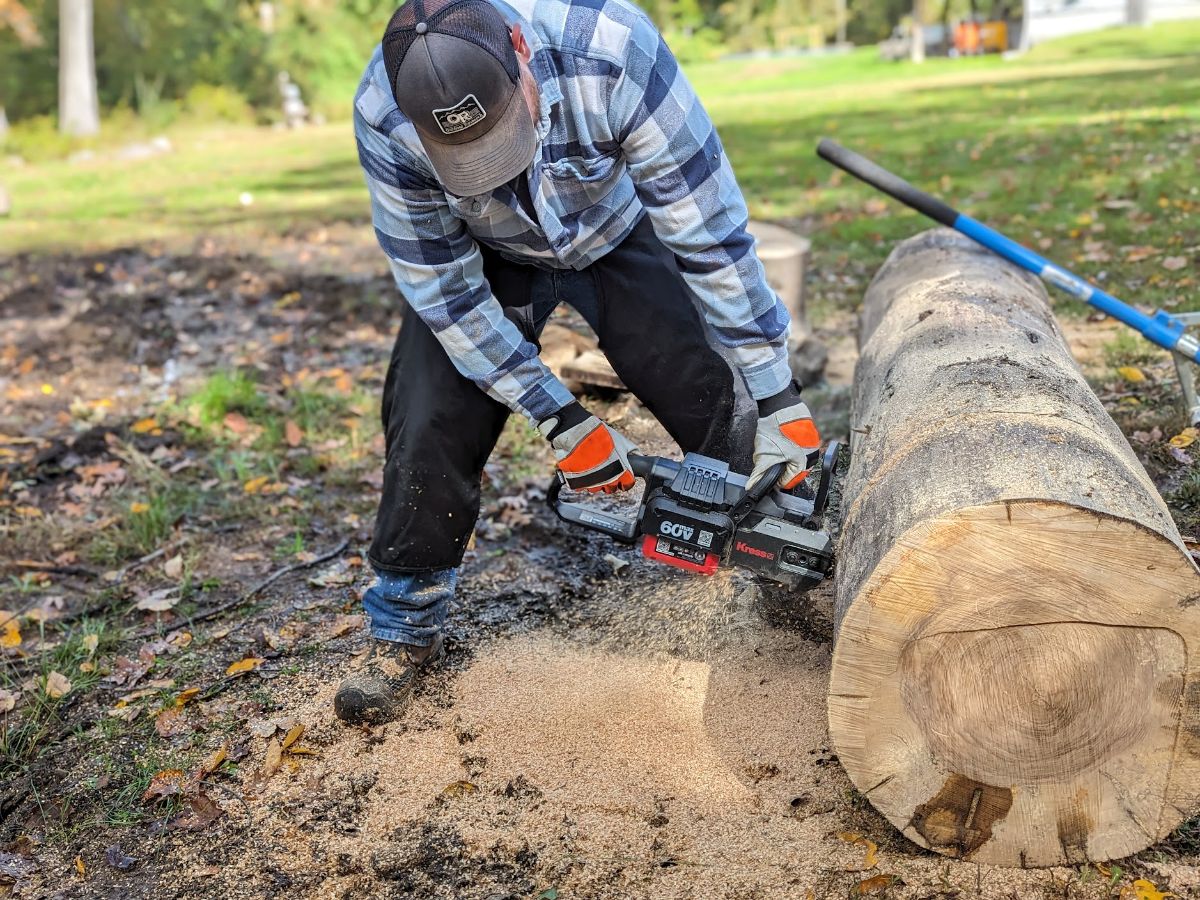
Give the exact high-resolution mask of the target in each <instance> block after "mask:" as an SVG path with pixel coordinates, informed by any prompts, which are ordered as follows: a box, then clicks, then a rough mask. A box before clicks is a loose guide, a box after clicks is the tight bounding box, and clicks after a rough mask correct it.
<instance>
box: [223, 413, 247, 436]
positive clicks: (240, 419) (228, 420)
mask: <svg viewBox="0 0 1200 900" xmlns="http://www.w3.org/2000/svg"><path fill="white" fill-rule="evenodd" d="M225 427H226V428H228V429H229V430H230V431H232V432H233V433H234V434H245V433H246V432H247V431H249V430H250V423H249V422H247V421H246V417H245V416H243V415H242V414H241V413H235V412H231V413H227V414H226V415H225Z"/></svg>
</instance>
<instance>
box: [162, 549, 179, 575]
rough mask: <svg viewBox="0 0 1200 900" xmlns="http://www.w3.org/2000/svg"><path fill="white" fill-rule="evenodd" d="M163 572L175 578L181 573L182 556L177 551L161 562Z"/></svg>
mask: <svg viewBox="0 0 1200 900" xmlns="http://www.w3.org/2000/svg"><path fill="white" fill-rule="evenodd" d="M163 574H164V575H166V576H167V577H168V578H175V579H177V578H179V577H180V576H181V575H183V556H181V555H180V554H178V553H177V554H175V555H174V556H172V557H171V558H170V559H168V560H167V561H166V562H165V563H163Z"/></svg>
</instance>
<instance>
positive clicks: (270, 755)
mask: <svg viewBox="0 0 1200 900" xmlns="http://www.w3.org/2000/svg"><path fill="white" fill-rule="evenodd" d="M282 762H283V745H281V744H280V743H279V741H271V743H269V744H267V758H266V761H265V762H264V763H263V774H264V775H267V776H271V775H274V774H275V773H276V772H278V771H279V766H280V764H281V763H282Z"/></svg>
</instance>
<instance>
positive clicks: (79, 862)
mask: <svg viewBox="0 0 1200 900" xmlns="http://www.w3.org/2000/svg"><path fill="white" fill-rule="evenodd" d="M75 871H76V872H78V873H79V874H80V875H81V876H82V875H86V874H87V866H86V865H84V862H83V857H82V856H77V857H75Z"/></svg>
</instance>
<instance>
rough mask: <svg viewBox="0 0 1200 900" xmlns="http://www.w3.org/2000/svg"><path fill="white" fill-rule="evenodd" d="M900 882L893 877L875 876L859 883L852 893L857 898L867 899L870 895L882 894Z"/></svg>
mask: <svg viewBox="0 0 1200 900" xmlns="http://www.w3.org/2000/svg"><path fill="white" fill-rule="evenodd" d="M899 882H900V879H899V878H898V877H896V876H895V875H876V876H874V877H873V878H867V879H866V880H864V881H860V882H859V883H858V884H857V885H855V887H854V893H855V894H856V895H858V896H859V897H867V896H870V895H871V894H882V893H883V892H884V891H886V890H887V889H888V888H890V887H891V886H892V885H893V884H897V883H899Z"/></svg>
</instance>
